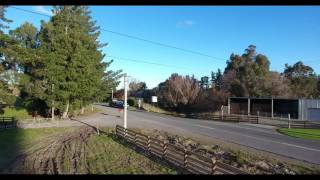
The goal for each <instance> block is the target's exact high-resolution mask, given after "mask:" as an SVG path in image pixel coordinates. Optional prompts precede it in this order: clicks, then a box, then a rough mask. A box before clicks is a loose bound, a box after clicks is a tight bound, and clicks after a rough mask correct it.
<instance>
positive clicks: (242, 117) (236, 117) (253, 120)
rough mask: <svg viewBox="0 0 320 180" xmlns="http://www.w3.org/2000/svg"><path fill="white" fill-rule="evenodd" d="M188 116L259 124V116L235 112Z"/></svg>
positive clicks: (190, 116)
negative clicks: (236, 113) (235, 113)
mask: <svg viewBox="0 0 320 180" xmlns="http://www.w3.org/2000/svg"><path fill="white" fill-rule="evenodd" d="M186 117H188V118H195V119H207V120H214V121H224V122H249V123H254V124H258V123H259V117H258V116H248V115H234V114H230V115H229V114H228V115H226V114H224V115H223V116H222V115H213V114H189V115H187V116H186Z"/></svg>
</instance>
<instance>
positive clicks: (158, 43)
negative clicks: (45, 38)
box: [9, 6, 226, 61]
mask: <svg viewBox="0 0 320 180" xmlns="http://www.w3.org/2000/svg"><path fill="white" fill-rule="evenodd" d="M9 7H11V8H14V9H17V10H20V11H24V12H29V13H33V14H38V15H42V16H46V17H51V16H50V15H47V14H43V13H39V12H35V11H31V10H26V9H22V8H18V7H14V6H9ZM100 30H101V31H105V32H108V33H112V34H115V35H118V36H122V37H127V38H130V39H135V40H139V41H143V42H146V43H150V44H154V45H158V46H162V47H166V48H171V49H176V50H180V51H184V52H187V53H192V54H196V55H200V56H205V57H207V58H212V59H217V60H223V61H225V60H226V59H224V58H219V57H214V56H211V55H207V54H204V53H201V52H197V51H193V50H189V49H185V48H180V47H177V46H172V45H168V44H164V43H161V42H157V41H152V40H147V39H144V38H140V37H137V36H132V35H129V34H126V33H120V32H116V31H111V30H108V29H104V28H100Z"/></svg>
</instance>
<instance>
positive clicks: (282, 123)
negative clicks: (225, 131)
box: [186, 114, 320, 129]
mask: <svg viewBox="0 0 320 180" xmlns="http://www.w3.org/2000/svg"><path fill="white" fill-rule="evenodd" d="M186 117H187V118H194V119H206V120H214V121H223V122H248V123H252V124H266V125H274V126H278V127H288V121H289V120H288V119H283V118H278V117H275V118H266V117H261V116H253V115H236V114H227V115H225V114H224V115H223V116H222V115H212V114H189V115H187V116H186ZM266 120H268V121H269V123H268V122H265V121H266ZM290 126H291V127H293V128H313V129H316V128H320V122H318V121H309V120H297V119H292V120H290Z"/></svg>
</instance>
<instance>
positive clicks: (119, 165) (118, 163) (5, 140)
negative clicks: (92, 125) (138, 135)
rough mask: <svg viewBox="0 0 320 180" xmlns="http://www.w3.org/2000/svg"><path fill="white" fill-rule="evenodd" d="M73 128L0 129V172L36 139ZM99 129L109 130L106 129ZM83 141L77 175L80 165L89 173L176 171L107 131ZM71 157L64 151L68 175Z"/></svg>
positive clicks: (70, 169) (30, 146)
mask: <svg viewBox="0 0 320 180" xmlns="http://www.w3.org/2000/svg"><path fill="white" fill-rule="evenodd" d="M76 129H77V128H76V127H73V128H37V129H9V130H4V131H0V147H1V148H0V172H5V171H6V170H7V169H6V167H7V166H8V165H10V164H12V163H13V162H14V160H15V158H16V157H17V155H19V154H20V153H21V152H27V151H28V150H29V149H30V148H32V147H35V146H37V143H39V141H43V140H41V139H42V138H55V137H56V135H58V134H64V133H67V132H71V131H74V130H76ZM103 130H104V131H110V129H107V128H106V129H103ZM45 141H46V140H45ZM77 143H79V142H74V143H72V144H70V145H71V146H74V145H75V144H77ZM86 144H87V145H86V147H87V149H86V151H85V152H83V151H82V150H81V149H78V150H79V152H81V158H80V161H81V162H78V163H79V164H78V168H77V174H78V173H79V174H82V173H86V172H87V171H86V168H87V167H85V165H84V164H87V165H88V168H89V170H90V174H177V172H176V171H175V170H173V169H171V168H169V167H167V166H165V165H162V164H160V163H158V162H156V161H154V160H151V159H149V158H148V157H146V156H144V155H142V154H140V153H138V152H136V151H134V150H133V149H132V148H128V147H127V146H126V145H125V144H122V143H119V141H116V140H115V139H114V138H113V137H112V136H110V135H107V134H100V136H98V135H96V134H93V135H91V136H90V137H89V139H88V140H87V141H86ZM73 150H75V149H73ZM72 158H73V157H72V155H71V154H70V153H68V152H66V153H65V155H64V157H63V161H62V162H63V165H62V166H63V169H62V172H63V173H65V174H72V172H73V171H72V164H71V159H72ZM31 162H32V160H31ZM84 162H86V163H84ZM17 168H19V167H17Z"/></svg>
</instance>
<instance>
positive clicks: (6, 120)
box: [0, 117, 17, 129]
mask: <svg viewBox="0 0 320 180" xmlns="http://www.w3.org/2000/svg"><path fill="white" fill-rule="evenodd" d="M14 127H17V121H16V120H15V118H14V117H0V129H8V128H14Z"/></svg>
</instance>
